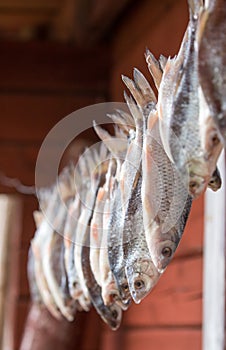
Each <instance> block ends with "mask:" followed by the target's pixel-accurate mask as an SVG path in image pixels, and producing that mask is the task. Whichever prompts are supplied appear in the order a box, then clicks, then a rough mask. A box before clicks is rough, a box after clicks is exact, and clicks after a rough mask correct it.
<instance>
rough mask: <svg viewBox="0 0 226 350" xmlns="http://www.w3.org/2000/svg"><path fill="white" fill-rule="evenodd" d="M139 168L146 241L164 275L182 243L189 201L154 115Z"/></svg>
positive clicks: (151, 116) (156, 117)
mask: <svg viewBox="0 0 226 350" xmlns="http://www.w3.org/2000/svg"><path fill="white" fill-rule="evenodd" d="M142 169H143V181H142V191H141V193H142V206H143V215H144V229H145V235H146V241H147V245H148V248H149V251H150V255H151V258H152V260H153V263H154V264H155V266H156V268H157V269H158V271H159V272H163V271H164V269H165V268H166V267H167V265H168V264H169V262H170V261H171V259H172V257H173V255H174V253H175V251H176V248H177V246H178V244H179V242H180V240H181V237H182V234H183V231H184V227H185V223H186V221H187V217H188V214H189V212H190V208H191V202H192V199H191V196H190V195H189V194H188V192H187V189H186V187H185V186H184V183H183V179H181V174H180V172H178V170H177V169H176V168H175V166H174V165H173V164H172V163H171V161H170V159H169V158H168V156H167V154H166V152H165V150H164V148H163V145H162V142H161V138H160V134H159V127H158V115H157V112H153V114H152V115H151V114H150V116H149V120H148V127H147V132H146V135H145V139H144V151H143V159H142Z"/></svg>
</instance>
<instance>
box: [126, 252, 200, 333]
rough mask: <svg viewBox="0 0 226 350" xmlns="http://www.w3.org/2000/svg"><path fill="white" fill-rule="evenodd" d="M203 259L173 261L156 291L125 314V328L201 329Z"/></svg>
mask: <svg viewBox="0 0 226 350" xmlns="http://www.w3.org/2000/svg"><path fill="white" fill-rule="evenodd" d="M201 323H202V258H201V257H196V258H190V259H177V260H174V261H173V262H172V263H171V264H170V265H169V267H168V268H167V270H166V271H165V272H164V274H163V275H162V277H161V278H160V280H159V282H158V284H157V285H156V287H155V288H154V290H153V291H152V292H151V293H150V295H148V296H147V297H146V298H145V299H144V300H143V301H142V302H141V303H140V304H139V305H135V304H133V305H132V306H131V307H130V308H129V310H127V311H126V312H125V313H124V320H123V326H125V327H127V326H134V327H135V326H140V327H149V326H155V327H161V326H165V327H166V326H169V325H171V326H172V325H174V326H178V325H181V326H182V325H184V326H187V325H189V326H193V325H196V326H200V325H201Z"/></svg>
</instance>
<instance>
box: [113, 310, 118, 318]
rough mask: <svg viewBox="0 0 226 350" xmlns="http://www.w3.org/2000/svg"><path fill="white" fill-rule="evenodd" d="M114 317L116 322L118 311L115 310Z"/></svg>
mask: <svg viewBox="0 0 226 350" xmlns="http://www.w3.org/2000/svg"><path fill="white" fill-rule="evenodd" d="M111 315H112V317H113V318H114V319H115V320H116V319H117V317H118V312H117V311H116V310H113V311H112V313H111Z"/></svg>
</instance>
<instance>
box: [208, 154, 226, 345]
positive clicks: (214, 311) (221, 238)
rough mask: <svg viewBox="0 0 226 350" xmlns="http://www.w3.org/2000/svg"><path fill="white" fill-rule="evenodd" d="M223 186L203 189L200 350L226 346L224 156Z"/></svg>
mask: <svg viewBox="0 0 226 350" xmlns="http://www.w3.org/2000/svg"><path fill="white" fill-rule="evenodd" d="M219 170H220V172H221V176H222V179H223V185H222V188H221V189H220V190H219V191H218V192H216V193H214V192H212V191H210V190H207V192H206V201H205V242H204V300H203V350H213V349H214V350H224V349H225V339H224V338H225V334H224V332H225V328H224V327H225V209H226V207H225V159H224V155H223V154H222V155H221V158H220V161H219Z"/></svg>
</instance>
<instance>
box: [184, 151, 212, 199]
mask: <svg viewBox="0 0 226 350" xmlns="http://www.w3.org/2000/svg"><path fill="white" fill-rule="evenodd" d="M186 171H187V173H188V180H187V181H188V184H187V187H188V192H189V194H190V195H191V196H192V197H193V198H197V197H198V196H199V195H200V194H201V193H203V192H204V191H205V189H206V187H207V185H208V182H209V179H210V176H211V175H212V173H211V174H210V173H209V167H208V163H207V162H206V160H205V158H204V156H200V157H197V158H193V159H190V160H189V162H188V163H187V164H186Z"/></svg>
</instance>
